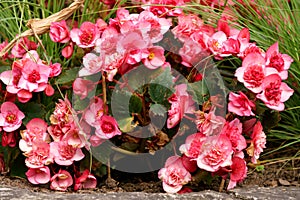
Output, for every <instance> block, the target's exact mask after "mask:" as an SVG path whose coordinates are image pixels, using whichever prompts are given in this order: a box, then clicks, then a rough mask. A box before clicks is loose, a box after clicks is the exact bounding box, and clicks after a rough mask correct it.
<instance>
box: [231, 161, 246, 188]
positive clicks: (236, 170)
mask: <svg viewBox="0 0 300 200" xmlns="http://www.w3.org/2000/svg"><path fill="white" fill-rule="evenodd" d="M230 168H231V172H230V181H229V184H228V187H227V190H230V189H233V188H234V187H235V186H236V184H237V183H238V182H241V181H242V180H244V179H245V178H246V177H247V170H248V169H247V165H246V161H245V160H244V159H242V158H240V157H237V156H234V157H233V158H232V164H231V167H230Z"/></svg>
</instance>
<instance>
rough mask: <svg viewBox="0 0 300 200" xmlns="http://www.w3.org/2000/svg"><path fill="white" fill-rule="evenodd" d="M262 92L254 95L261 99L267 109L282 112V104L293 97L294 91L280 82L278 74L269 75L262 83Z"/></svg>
mask: <svg viewBox="0 0 300 200" xmlns="http://www.w3.org/2000/svg"><path fill="white" fill-rule="evenodd" d="M262 89H263V92H262V93H261V94H258V95H256V96H257V98H259V99H261V100H262V101H263V102H264V103H265V104H266V106H267V107H269V108H271V109H274V110H278V111H282V110H284V103H283V102H285V101H287V100H288V99H289V98H290V96H292V95H293V93H294V90H293V89H291V88H290V87H289V86H288V85H287V84H286V83H283V82H281V77H280V76H279V75H278V74H271V75H269V76H267V77H265V79H264V80H263V82H262Z"/></svg>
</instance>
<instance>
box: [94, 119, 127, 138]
mask: <svg viewBox="0 0 300 200" xmlns="http://www.w3.org/2000/svg"><path fill="white" fill-rule="evenodd" d="M121 134H122V132H121V131H120V130H119V127H118V123H117V121H116V120H115V118H113V117H111V116H108V115H103V116H102V117H101V118H100V119H99V121H98V124H97V125H96V135H97V136H98V137H99V138H101V139H110V138H112V137H114V136H116V135H121Z"/></svg>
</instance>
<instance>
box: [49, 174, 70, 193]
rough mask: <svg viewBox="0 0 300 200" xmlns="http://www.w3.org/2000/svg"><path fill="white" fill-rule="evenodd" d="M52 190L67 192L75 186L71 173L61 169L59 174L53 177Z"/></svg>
mask: <svg viewBox="0 0 300 200" xmlns="http://www.w3.org/2000/svg"><path fill="white" fill-rule="evenodd" d="M50 181H51V184H50V188H51V189H52V190H58V191H66V190H67V189H68V187H70V186H71V185H73V179H72V176H71V174H70V173H69V172H67V171H66V170H62V169H60V170H59V171H58V173H57V174H55V175H54V176H52V177H51V179H50Z"/></svg>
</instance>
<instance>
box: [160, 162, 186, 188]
mask: <svg viewBox="0 0 300 200" xmlns="http://www.w3.org/2000/svg"><path fill="white" fill-rule="evenodd" d="M158 178H159V179H161V180H162V181H163V189H164V191H166V192H168V193H176V192H178V191H179V190H181V188H182V186H183V185H185V184H187V183H188V182H189V181H191V174H190V172H189V171H188V170H187V169H186V168H185V167H184V166H183V164H182V158H181V157H179V156H172V157H169V158H168V159H167V161H166V163H165V166H164V168H162V169H160V170H159V172H158Z"/></svg>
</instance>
